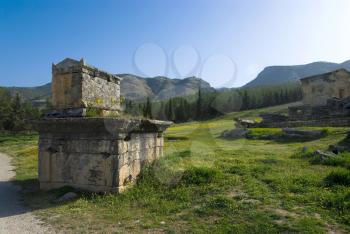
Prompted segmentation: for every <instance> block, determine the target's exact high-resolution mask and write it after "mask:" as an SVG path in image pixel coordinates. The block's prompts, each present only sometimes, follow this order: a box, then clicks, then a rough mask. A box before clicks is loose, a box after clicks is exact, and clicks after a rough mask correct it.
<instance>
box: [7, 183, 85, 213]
mask: <svg viewBox="0 0 350 234" xmlns="http://www.w3.org/2000/svg"><path fill="white" fill-rule="evenodd" d="M71 191H74V192H75V193H77V194H81V193H80V192H77V191H75V190H74V189H73V188H70V187H63V188H60V189H55V190H50V191H42V190H40V187H39V181H38V180H37V179H26V180H11V181H0V218H4V217H10V216H15V215H20V214H25V213H28V212H31V211H35V210H41V209H47V208H51V207H55V206H60V205H62V204H66V203H67V202H69V201H67V202H58V201H57V199H58V198H59V197H61V196H63V195H64V194H66V193H67V192H71Z"/></svg>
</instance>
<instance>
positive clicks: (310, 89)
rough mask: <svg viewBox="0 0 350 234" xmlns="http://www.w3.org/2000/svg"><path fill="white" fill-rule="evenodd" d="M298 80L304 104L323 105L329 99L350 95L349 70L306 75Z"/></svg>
mask: <svg viewBox="0 0 350 234" xmlns="http://www.w3.org/2000/svg"><path fill="white" fill-rule="evenodd" d="M300 81H301V86H302V89H303V94H304V97H303V104H304V105H310V106H325V105H327V101H328V100H329V99H332V98H338V99H343V98H346V97H349V96H350V72H348V71H347V70H345V69H339V70H336V71H333V72H329V73H325V74H321V75H316V76H311V77H306V78H304V79H301V80H300Z"/></svg>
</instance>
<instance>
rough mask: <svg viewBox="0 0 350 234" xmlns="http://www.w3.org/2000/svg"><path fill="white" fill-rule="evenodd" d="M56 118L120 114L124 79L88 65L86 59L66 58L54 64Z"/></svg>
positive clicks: (53, 84)
mask: <svg viewBox="0 0 350 234" xmlns="http://www.w3.org/2000/svg"><path fill="white" fill-rule="evenodd" d="M52 104H53V107H54V109H55V111H53V112H51V113H49V114H51V115H52V116H53V117H80V116H87V115H88V113H87V112H88V111H90V110H92V111H93V112H95V113H96V112H99V113H100V116H109V115H117V114H118V113H119V111H120V78H119V77H118V76H115V75H112V74H109V73H107V72H104V71H101V70H99V69H97V68H95V67H92V66H90V65H87V64H86V62H85V61H84V60H83V59H82V60H80V61H76V60H73V59H69V58H67V59H65V60H63V61H62V62H60V63H58V64H56V65H55V64H53V65H52Z"/></svg>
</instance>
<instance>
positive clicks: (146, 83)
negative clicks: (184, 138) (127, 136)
mask: <svg viewBox="0 0 350 234" xmlns="http://www.w3.org/2000/svg"><path fill="white" fill-rule="evenodd" d="M118 76H120V77H122V82H121V95H122V96H124V97H126V98H127V99H130V100H144V99H145V98H147V97H152V98H153V99H155V100H163V99H168V98H172V97H178V96H185V95H191V94H195V93H196V92H197V91H198V87H201V89H202V90H206V91H215V89H214V88H212V87H211V86H210V84H209V83H207V82H205V81H204V80H202V79H199V78H195V77H189V78H185V79H170V78H167V77H154V78H142V77H139V76H135V75H130V74H120V75H118ZM6 89H8V90H9V91H10V92H11V94H12V95H16V93H19V94H20V95H21V96H22V97H23V98H25V99H28V100H32V101H34V100H35V101H37V100H45V99H46V98H48V97H51V83H48V84H46V85H43V86H38V87H32V88H28V87H6Z"/></svg>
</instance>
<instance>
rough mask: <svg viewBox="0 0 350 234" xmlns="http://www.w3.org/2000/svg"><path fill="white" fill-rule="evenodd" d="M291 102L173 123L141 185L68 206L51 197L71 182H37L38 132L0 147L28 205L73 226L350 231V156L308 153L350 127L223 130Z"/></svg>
mask: <svg viewBox="0 0 350 234" xmlns="http://www.w3.org/2000/svg"><path fill="white" fill-rule="evenodd" d="M285 110H286V106H279V107H273V108H268V109H261V110H254V111H246V112H239V113H230V114H228V115H226V116H224V117H221V118H217V119H214V120H210V121H204V122H193V123H186V124H178V125H174V126H173V127H171V128H169V129H168V130H167V132H166V149H165V152H166V154H165V157H164V158H163V159H161V160H159V161H158V162H156V163H154V165H152V166H149V167H147V168H145V169H144V173H143V174H142V175H141V176H140V179H139V182H138V184H137V185H136V186H134V187H133V188H131V189H129V190H127V191H126V192H125V193H123V194H120V195H96V194H88V193H82V194H81V197H80V198H79V199H78V200H76V201H72V202H68V203H65V204H59V203H56V202H55V200H56V199H57V197H59V196H60V195H62V194H64V193H65V192H66V191H67V190H69V189H68V188H64V189H60V190H56V191H52V192H49V193H44V192H41V191H39V190H38V182H37V146H36V144H37V136H36V135H30V136H8V135H7V136H2V137H0V151H1V152H5V153H8V154H10V155H12V156H13V163H14V165H15V166H16V172H17V176H16V182H17V183H19V184H21V185H22V186H23V187H24V192H23V195H24V198H25V201H26V202H27V203H28V205H30V206H31V207H32V208H33V209H34V210H35V213H36V214H37V215H38V216H39V217H41V218H42V219H43V220H44V221H46V222H48V223H50V224H52V225H53V226H54V227H56V228H57V229H60V230H64V231H67V232H74V233H77V232H78V233H79V232H84V233H85V232H102V233H119V232H121V233H124V232H129V233H183V232H188V233H281V232H286V233H342V232H344V233H346V232H349V231H350V187H349V186H350V183H349V182H350V174H349V165H350V156H349V155H348V154H343V155H340V156H339V159H337V160H335V161H337V162H328V163H319V162H318V161H317V160H315V159H314V158H313V156H312V155H311V154H310V152H312V149H322V150H326V149H327V148H328V146H329V145H331V144H336V143H337V142H340V141H342V140H343V139H344V138H345V137H346V133H347V131H348V130H349V129H347V128H327V132H328V135H327V136H325V137H323V138H321V139H317V140H312V141H304V142H300V141H299V142H298V141H277V140H276V139H275V140H264V139H263V138H262V139H260V138H259V135H265V134H278V132H279V130H278V129H255V130H253V133H252V134H254V136H255V137H254V140H253V139H236V140H225V139H221V138H220V137H219V136H220V134H221V132H222V131H224V130H227V129H232V128H233V126H234V125H233V118H234V117H250V118H255V117H256V116H257V114H258V113H261V112H263V111H280V112H281V111H285ZM303 147H307V148H306V150H305V149H304V152H302V148H303ZM337 157H338V156H337Z"/></svg>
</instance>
